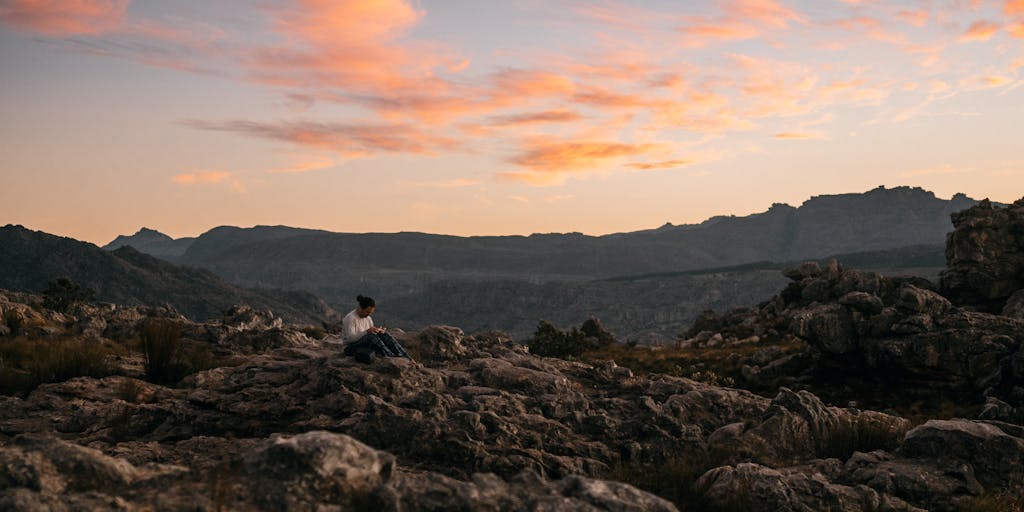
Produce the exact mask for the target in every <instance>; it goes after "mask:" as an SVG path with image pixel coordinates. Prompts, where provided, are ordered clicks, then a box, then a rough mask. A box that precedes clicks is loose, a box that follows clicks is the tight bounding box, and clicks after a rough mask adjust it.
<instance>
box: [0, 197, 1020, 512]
mask: <svg viewBox="0 0 1024 512" xmlns="http://www.w3.org/2000/svg"><path fill="white" fill-rule="evenodd" d="M954 224H955V226H956V231H955V232H954V233H953V234H952V235H951V236H950V239H949V240H950V242H949V245H948V250H947V256H948V260H949V262H948V264H949V268H948V269H947V271H946V272H945V273H944V274H943V277H942V279H941V281H940V283H939V284H933V283H930V282H928V281H926V280H924V279H922V278H906V279H899V278H888V277H883V276H880V275H877V274H873V273H870V272H862V271H857V270H853V269H844V268H841V267H840V266H839V265H838V264H833V265H825V266H821V265H818V264H807V265H802V266H800V267H798V268H793V269H790V270H787V271H786V276H787V277H788V278H789V279H790V284H789V285H788V286H787V287H786V288H785V289H784V290H783V291H782V292H781V293H780V294H779V295H778V296H776V297H774V298H772V299H771V300H769V301H766V302H764V303H762V304H759V305H757V306H753V307H748V308H740V309H736V310H731V311H728V312H724V313H718V314H716V313H706V314H704V315H702V316H701V318H700V319H698V321H697V322H696V324H695V325H694V326H693V328H691V329H690V331H689V332H687V333H686V336H685V338H684V339H682V340H680V341H679V343H678V347H675V348H660V349H651V348H643V347H638V348H633V349H627V348H626V347H622V346H620V347H617V348H616V350H620V351H623V352H622V353H626V352H625V351H627V350H636V351H643V352H642V353H643V354H645V357H650V358H659V357H667V356H669V355H671V354H673V353H684V352H685V353H688V354H689V353H719V352H724V353H728V355H727V356H725V357H724V358H723V367H726V366H727V367H728V368H735V369H737V370H736V371H737V373H736V375H735V376H730V378H732V379H733V380H732V382H733V383H734V384H735V387H723V386H720V385H717V384H714V383H713V382H722V379H708V378H697V377H696V376H695V378H693V379H691V378H684V377H679V376H674V375H670V374H667V373H657V372H649V371H644V370H643V369H642V368H639V367H637V368H634V369H631V368H630V367H627V366H625V365H622V366H620V365H619V364H617V363H616V362H614V361H612V360H608V359H605V360H599V359H598V358H594V357H588V358H580V359H575V360H565V359H559V358H546V357H539V356H537V355H535V354H531V353H530V350H529V347H528V346H527V345H524V344H522V343H518V342H516V341H515V340H513V339H511V338H510V337H509V336H507V335H505V334H502V333H497V332H485V333H476V334H471V335H467V334H465V333H463V332H462V331H461V330H460V329H457V328H454V327H445V326H435V327H430V328H427V329H425V330H423V331H421V332H418V333H410V334H403V335H401V336H400V339H401V340H402V342H403V343H404V344H405V345H406V347H407V348H408V349H409V351H410V352H411V353H412V354H413V355H414V356H415V361H407V360H402V359H378V360H375V361H373V362H372V363H370V364H361V363H358V362H356V361H355V360H353V359H350V358H345V357H342V355H341V353H340V351H339V349H338V346H337V344H336V343H335V342H334V338H333V337H332V336H329V335H328V336H325V333H322V332H317V331H316V330H315V329H309V328H307V329H300V328H299V327H296V326H290V325H286V324H284V323H283V322H282V321H281V320H280V319H279V318H276V317H275V316H274V315H273V314H272V313H270V312H269V311H259V310H253V309H251V308H246V307H238V308H234V309H232V310H230V311H228V312H226V313H225V315H224V316H223V318H221V319H215V320H211V321H208V322H205V323H193V322H190V321H188V320H187V319H185V318H184V317H182V316H181V315H179V314H177V313H176V312H175V311H174V310H172V309H169V308H143V307H131V308H128V307H117V306H111V305H102V304H74V305H71V306H69V307H67V308H66V309H65V310H64V311H57V310H53V309H50V308H47V307H45V306H44V305H43V298H40V297H35V296H32V295H26V294H18V293H4V294H0V319H2V320H0V322H2V323H0V354H2V357H3V358H4V359H0V370H3V371H4V373H3V375H4V379H5V380H4V382H3V384H4V385H5V386H7V387H6V389H7V391H6V392H7V395H6V396H0V509H3V510H107V509H112V510H393V511H407V510H466V511H469V510H552V511H554V510H665V511H670V510H710V511H735V510H765V511H768V510H792V511H815V510H836V511H858V512H860V511H919V510H940V511H943V510H946V511H956V510H1020V508H1021V505H1022V502H1021V498H1020V496H1021V494H1022V493H1024V490H1022V486H1024V420H1022V418H1024V307H1022V302H1024V282H1022V279H1024V264H1021V256H1022V255H1024V199H1022V200H1021V201H1018V202H1017V203H1015V204H1014V205H1012V206H1010V207H1008V208H997V207H992V206H991V205H989V204H987V203H986V202H982V203H981V204H979V205H978V206H976V207H974V208H971V209H969V210H967V211H965V212H963V213H961V214H958V215H957V216H955V217H954ZM994 241H995V242H994ZM495 314H500V312H495ZM154 326H163V328H162V329H163V330H161V329H160V328H157V327H154ZM167 326H173V329H172V328H169V327H167ZM140 340H141V341H140ZM161 340H163V341H164V342H166V343H165V345H170V346H171V348H173V349H174V351H177V352H175V353H177V354H179V355H178V356H174V357H177V359H174V357H172V358H171V360H172V361H176V363H175V364H178V365H179V366H180V367H182V368H185V370H187V371H183V372H181V373H182V374H186V375H187V376H184V377H183V378H180V379H177V375H178V374H174V373H173V372H171V373H166V372H165V373H160V372H157V371H155V369H154V361H155V357H156V355H157V354H158V351H157V347H159V346H161V345H160V344H159V343H157V342H159V341H161ZM167 340H172V341H167ZM72 344H74V345H72ZM72 346H74V347H79V348H80V349H81V348H82V347H104V348H103V350H104V351H103V352H101V353H100V354H101V355H102V359H103V363H104V365H106V366H103V367H102V368H100V369H97V368H94V367H88V368H85V366H83V368H85V369H87V370H88V371H82V372H79V374H92V375H93V376H84V377H73V378H69V379H66V380H64V379H62V378H60V377H62V376H61V375H58V374H59V372H57V373H49V374H48V373H46V372H45V371H42V370H41V369H40V366H39V365H38V364H36V365H33V363H32V362H31V361H33V360H32V359H30V358H29V357H27V356H26V355H25V354H26V353H30V352H31V351H32V348H31V347H43V349H42V351H40V352H41V353H39V354H36V355H35V356H34V357H38V358H40V360H43V359H45V360H48V361H52V360H54V359H55V358H54V357H44V355H45V354H49V355H50V356H52V354H54V353H55V351H58V350H68V348H67V347H72ZM16 347H20V348H18V350H15V348H16ZM19 351H20V352H19ZM143 352H146V353H148V356H144V355H143ZM57 359H59V358H57ZM186 362H187V365H186ZM725 363H728V364H727V365H725ZM53 364H56V363H53ZM188 365H191V366H188ZM100 370H103V371H100ZM706 370H707V372H704V373H703V375H705V376H706V375H708V374H709V373H708V372H710V371H712V370H713V368H711V367H708V368H706ZM170 375H174V377H175V378H174V379H171V378H169V377H168V376H170ZM33 377H34V378H38V379H39V380H40V381H59V382H41V383H35V382H33V381H31V378H33ZM47 377H49V378H47ZM19 379H20V380H19ZM171 380H173V382H171ZM155 382H161V383H159V384H158V383H155ZM742 388H747V389H742ZM755 391H756V392H755ZM819 396H821V397H825V399H826V400H825V401H823V400H822V399H821V398H819ZM861 397H863V399H861ZM919 403H925V404H928V403H940V404H953V406H952V407H951V408H947V409H943V408H940V407H931V408H929V407H927V406H925V408H924V409H920V408H918V409H913V410H915V411H917V412H916V413H914V414H910V413H909V412H908V411H911V410H912V409H911V408H910V407H909V405H910V404H919ZM865 404H869V405H870V407H866V406H865ZM870 409H876V410H870Z"/></svg>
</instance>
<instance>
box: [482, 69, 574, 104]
mask: <svg viewBox="0 0 1024 512" xmlns="http://www.w3.org/2000/svg"><path fill="white" fill-rule="evenodd" d="M492 80H493V83H494V87H495V88H496V91H495V92H494V94H495V96H497V97H498V98H499V99H503V100H507V99H517V98H523V97H539V96H565V95H570V94H572V93H573V91H574V90H575V88H576V86H575V85H574V84H573V81H572V80H571V79H570V78H569V77H567V76H565V75H562V74H559V73H554V72H550V71H536V70H522V69H506V70H502V71H499V72H497V73H495V74H494V75H493V76H492Z"/></svg>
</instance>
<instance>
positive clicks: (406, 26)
mask: <svg viewBox="0 0 1024 512" xmlns="http://www.w3.org/2000/svg"><path fill="white" fill-rule="evenodd" d="M1022 85H1024V0H999V1H974V0H908V1H903V2H893V1H881V0H877V1H876V0H802V1H800V0H726V1H697V0H694V1H685V2H682V1H678V0H664V1H653V0H652V1H646V2H639V1H637V2H626V1H570V0H566V1H555V0H551V1H542V0H507V1H500V2H499V1H485V0H419V1H401V0H376V1H370V0H366V1H363V0H353V1H341V0H334V1H331V0H291V1H288V0H253V1H242V0H223V1H215V2H212V1H209V0H175V1H173V2H168V1H157V0H0V173H2V174H0V177H2V180H0V225H2V224H7V223H14V224H23V225H25V226H26V227H29V228H32V229H39V230H43V231H47V232H51V233H55V234H60V235H66V236H71V237H74V238H78V239H81V240H86V241H90V242H94V243H97V244H104V243H107V242H109V241H110V240H111V239H113V238H114V237H115V236H116V235H118V234H130V233H133V232H135V231H136V230H137V229H138V228H139V227H141V226H147V227H151V228H154V229H158V230H160V231H163V232H165V233H167V234H169V235H171V236H175V237H180V236H194V235H198V234H200V233H202V232H204V231H206V230H207V229H210V228H212V227H215V226H218V225H237V226H252V225H256V224H273V225H276V224H284V225H290V226H297V227H310V228H322V229H329V230H332V231H344V232H367V231H385V232H393V231H426V232H432V233H448V234H458V235H480V234H486V235H491V234H527V233H532V232H568V231H580V232H584V233H589V234H604V233H610V232H618V231H631V230H637V229H648V228H654V227H657V226H659V225H661V224H664V223H665V222H672V223H675V224H681V223H692V222H699V221H701V220H704V219H705V218H707V217H710V216H713V215H720V214H736V215H745V214H749V213H753V212H758V211H764V210H766V209H767V208H768V207H769V206H770V205H771V204H772V203H773V202H787V203H790V204H792V205H794V206H796V205H799V204H800V203H801V202H803V201H805V200H806V199H808V198H809V197H811V196H813V195H821V194H834V193H843V192H863V191H866V190H869V189H872V188H875V187H877V186H879V185H885V186H897V185H915V186H921V187H923V188H925V189H928V190H931V191H933V192H935V193H936V194H937V195H938V196H939V197H944V198H948V197H950V196H951V195H953V194H954V193H956V192H964V193H966V194H968V195H969V196H972V197H975V198H983V197H989V198H991V199H993V200H998V201H1004V202H1012V201H1013V200H1015V199H1019V198H1020V197H1021V196H1024V135H1022V132H1024V87H1021V86H1022Z"/></svg>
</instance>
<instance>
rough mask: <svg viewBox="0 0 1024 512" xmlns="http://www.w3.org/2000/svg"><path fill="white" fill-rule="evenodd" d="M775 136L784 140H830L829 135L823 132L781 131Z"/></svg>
mask: <svg viewBox="0 0 1024 512" xmlns="http://www.w3.org/2000/svg"><path fill="white" fill-rule="evenodd" d="M773 137H775V138H776V139H784V140H829V136H828V135H826V134H824V133H821V132H779V133H776V134H775V135H773Z"/></svg>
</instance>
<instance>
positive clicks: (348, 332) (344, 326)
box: [341, 317, 366, 342]
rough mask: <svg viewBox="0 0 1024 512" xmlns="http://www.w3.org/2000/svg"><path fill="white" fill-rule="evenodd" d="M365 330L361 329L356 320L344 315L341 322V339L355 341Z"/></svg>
mask: <svg viewBox="0 0 1024 512" xmlns="http://www.w3.org/2000/svg"><path fill="white" fill-rule="evenodd" d="M365 332H366V331H361V330H360V329H359V326H357V325H356V322H353V321H351V320H349V318H348V317H345V320H344V321H343V322H342V323H341V339H342V340H344V341H345V342H351V341H356V340H358V339H359V338H362V337H363V334H364V333H365Z"/></svg>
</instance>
